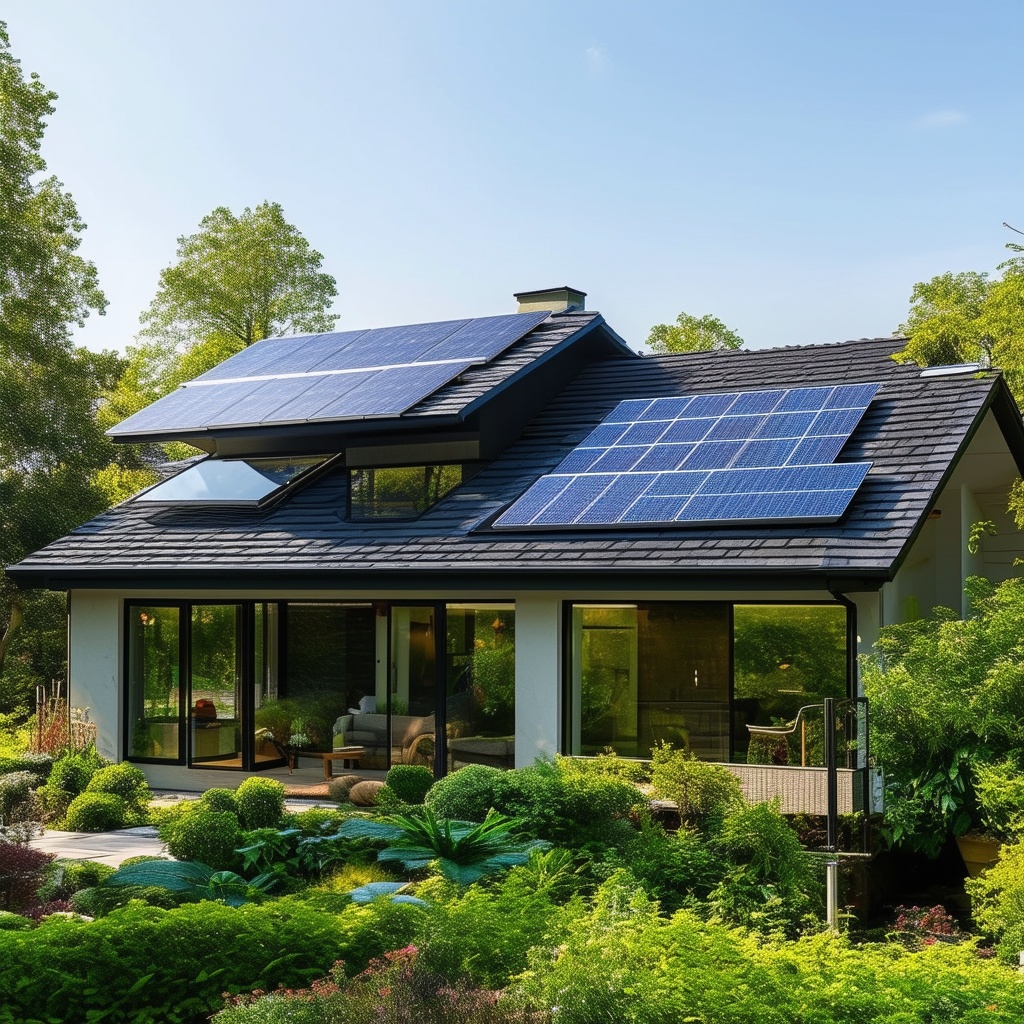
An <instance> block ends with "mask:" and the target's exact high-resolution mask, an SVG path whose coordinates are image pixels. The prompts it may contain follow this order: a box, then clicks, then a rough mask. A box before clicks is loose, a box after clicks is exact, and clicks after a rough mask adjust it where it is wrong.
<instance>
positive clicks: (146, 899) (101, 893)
mask: <svg viewBox="0 0 1024 1024" xmlns="http://www.w3.org/2000/svg"><path fill="white" fill-rule="evenodd" d="M132 900H139V901H141V902H142V903H145V904H147V906H150V907H162V908H163V909H164V910H173V909H174V908H175V907H181V906H184V905H185V904H186V903H198V902H199V900H198V899H197V898H196V897H195V896H192V895H191V894H190V893H186V892H172V891H171V890H170V889H165V888H164V887H163V886H161V885H96V886H91V887H90V888H88V889H79V890H78V892H76V893H72V894H71V899H70V901H69V902H70V906H71V909H72V910H73V911H74V912H75V913H76V914H85V915H86V916H87V917H106V916H107V914H112V913H113V912H114V911H115V910H120V909H121V908H122V907H127V906H128V904H129V903H131V902H132Z"/></svg>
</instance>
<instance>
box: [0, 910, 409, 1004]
mask: <svg viewBox="0 0 1024 1024" xmlns="http://www.w3.org/2000/svg"><path fill="white" fill-rule="evenodd" d="M421 913H422V912H421V911H419V910H417V908H415V907H410V906H402V905H396V904H384V905H383V906H381V907H379V908H378V907H376V906H370V907H358V908H352V909H350V910H349V911H346V912H345V914H344V915H342V916H341V917H337V916H334V915H332V914H324V913H320V912H318V911H315V910H313V909H311V908H309V907H307V906H305V905H304V904H303V903H301V902H299V901H292V900H289V899H280V900H275V901H274V902H272V903H268V904H266V905H262V906H260V905H256V904H251V905H247V906H243V907H227V906H223V905H221V904H218V903H210V902H204V903H197V904H186V905H185V906H181V907H178V908H175V909H173V910H163V909H159V908H156V907H150V906H142V905H140V904H138V903H135V904H131V905H130V906H127V907H124V908H122V909H120V910H115V911H112V912H111V913H110V914H109V916H107V917H105V918H102V919H100V920H97V921H92V922H83V921H80V920H75V919H69V918H58V917H53V918H49V919H47V920H46V921H44V922H43V923H42V924H41V925H40V926H39V927H38V928H36V929H33V930H32V931H27V932H0V1007H2V1010H0V1020H7V1021H27V1020H35V1021H86V1020H100V1019H102V1020H103V1021H104V1022H105V1024H153V1022H155V1021H160V1022H163V1024H186V1022H192V1021H195V1020H201V1019H204V1018H205V1016H206V1015H207V1014H210V1013H212V1012H213V1011H215V1010H217V1009H219V1008H220V1007H221V1006H222V1000H221V993H223V992H227V993H240V992H250V991H252V990H253V989H256V988H260V989H273V988H275V987H277V986H278V985H281V986H285V987H289V988H297V987H301V986H303V985H307V984H309V982H310V981H312V980H313V979H314V978H317V977H320V976H321V975H323V974H325V973H326V972H327V971H328V970H329V969H330V967H331V965H332V964H333V963H334V962H335V961H337V960H344V961H345V962H346V964H347V965H350V966H351V967H352V969H353V970H356V971H358V970H360V969H361V968H362V966H365V964H366V962H367V960H368V959H369V958H370V957H372V956H377V955H380V953H383V952H384V951H386V950H387V949H394V948H396V947H400V946H402V945H404V944H405V943H407V942H408V941H409V939H410V938H411V937H412V934H413V932H414V929H415V927H416V924H417V922H418V921H419V919H420V915H421ZM382 946H383V948H382ZM4 1014H6V1017H5V1016H4Z"/></svg>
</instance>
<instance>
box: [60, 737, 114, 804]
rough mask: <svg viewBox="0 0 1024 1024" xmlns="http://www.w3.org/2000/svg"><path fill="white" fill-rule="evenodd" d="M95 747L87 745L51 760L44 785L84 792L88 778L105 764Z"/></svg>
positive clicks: (72, 792)
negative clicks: (84, 747)
mask: <svg viewBox="0 0 1024 1024" xmlns="http://www.w3.org/2000/svg"><path fill="white" fill-rule="evenodd" d="M107 763H108V762H107V761H105V760H104V759H103V758H102V757H100V755H99V754H98V753H97V752H96V748H95V747H88V748H87V749H85V750H83V751H79V752H76V753H73V754H72V753H68V754H62V755H61V756H60V757H58V758H57V760H56V761H54V762H53V767H52V768H51V769H50V774H49V776H48V778H47V780H46V785H47V786H48V787H49V788H51V789H54V790H60V791H62V792H64V793H70V794H71V795H72V796H78V794H79V793H84V792H85V787H86V786H88V785H89V780H90V779H91V778H92V777H93V775H95V774H96V772H98V771H99V770H100V768H103V767H105V766H106V765H107Z"/></svg>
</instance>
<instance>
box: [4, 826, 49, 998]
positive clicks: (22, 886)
mask: <svg viewBox="0 0 1024 1024" xmlns="http://www.w3.org/2000/svg"><path fill="white" fill-rule="evenodd" d="M52 860H53V854H52V853H43V851H42V850H37V849H35V847H32V846H26V845H24V844H22V843H10V842H7V840H5V839H0V910H23V909H25V908H26V907H29V906H31V905H32V903H33V902H34V901H35V898H36V897H35V894H36V890H37V889H38V888H39V886H40V884H41V883H42V881H43V878H44V877H45V875H46V869H47V867H48V866H49V864H50V862H51V861H52ZM0 1005H2V1004H0Z"/></svg>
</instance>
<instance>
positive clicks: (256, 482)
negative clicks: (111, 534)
mask: <svg viewBox="0 0 1024 1024" xmlns="http://www.w3.org/2000/svg"><path fill="white" fill-rule="evenodd" d="M325 461H326V457H325V456H323V455H313V456H302V457H301V458H273V459H217V458H210V459H203V460H202V462H197V463H195V465H192V466H189V468H188V469H186V470H183V471H182V472H181V473H178V474H177V476H172V477H171V478H170V479H169V480H165V481H163V483H159V484H157V485H156V486H155V487H151V488H150V489H149V490H148V491H143V492H142V493H141V494H140V495H138V496H137V497H136V498H135V500H136V501H151V502H154V503H157V502H159V503H162V504H166V505H248V506H259V505H263V504H265V503H266V502H267V501H269V500H270V499H271V498H274V497H277V496H278V495H279V494H280V493H281V491H283V490H284V489H285V488H286V487H290V486H291V485H292V484H294V483H296V481H298V480H299V479H300V478H301V477H304V476H305V475H306V474H307V473H309V472H310V471H311V470H312V469H315V468H316V467H317V466H320V465H322V464H323V463H324V462H325Z"/></svg>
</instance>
